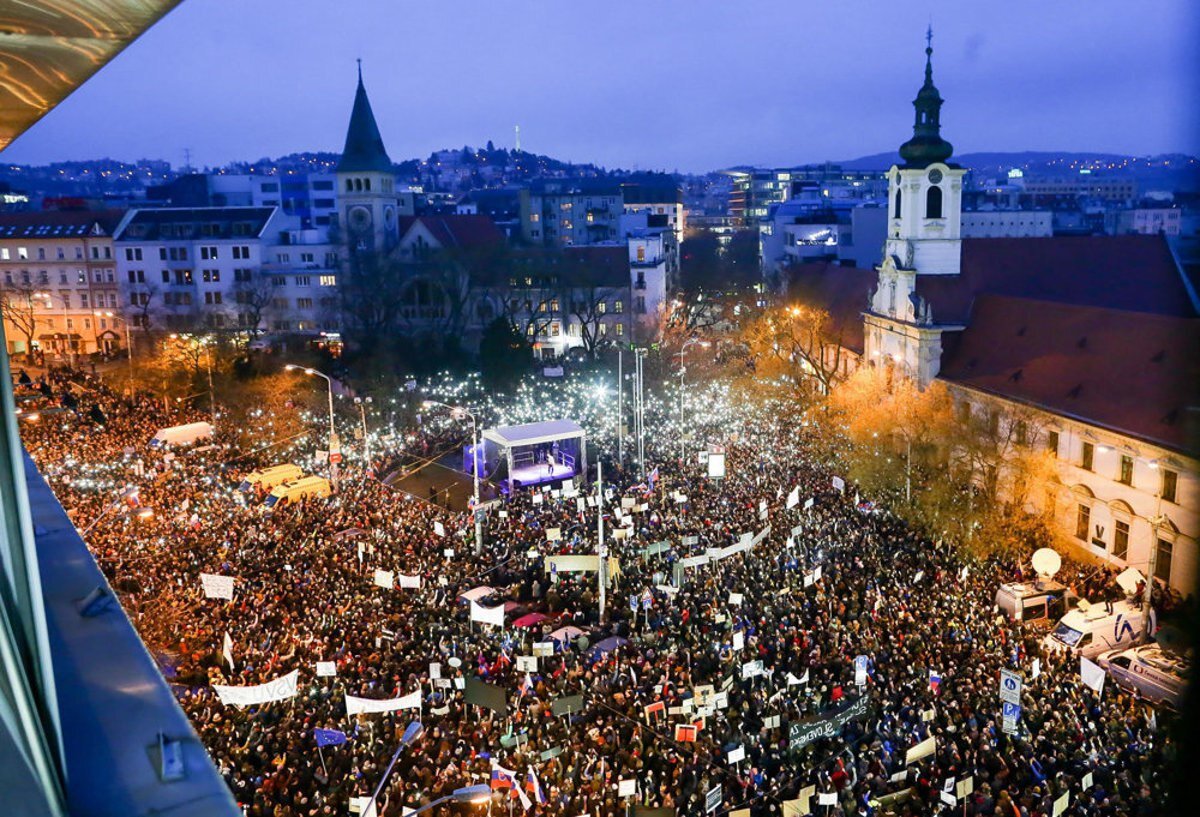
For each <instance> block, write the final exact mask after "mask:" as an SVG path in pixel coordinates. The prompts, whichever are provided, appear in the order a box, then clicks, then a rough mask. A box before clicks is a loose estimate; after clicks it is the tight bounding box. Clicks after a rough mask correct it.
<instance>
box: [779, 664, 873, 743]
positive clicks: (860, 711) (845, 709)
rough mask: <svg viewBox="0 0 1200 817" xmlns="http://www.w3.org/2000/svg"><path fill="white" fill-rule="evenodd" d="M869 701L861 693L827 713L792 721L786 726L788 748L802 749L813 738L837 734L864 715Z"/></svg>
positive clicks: (867, 697)
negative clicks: (858, 696) (859, 695)
mask: <svg viewBox="0 0 1200 817" xmlns="http://www.w3.org/2000/svg"><path fill="white" fill-rule="evenodd" d="M807 674H808V673H807V672H806V673H805V675H807ZM870 703H871V699H870V697H869V696H867V695H863V696H862V697H861V698H856V699H854V700H853V701H851V702H850V703H848V704H846V705H844V706H842V707H841V708H840V709H837V710H835V711H834V712H831V713H829V714H827V715H822V716H820V717H817V718H812V719H809V720H804V721H798V722H796V723H793V724H792V725H791V726H790V727H789V728H788V749H793V750H794V749H803V748H804V747H805V746H807V745H808V744H810V743H812V742H813V741H814V740H817V739H819V738H831V737H834V736H836V735H838V734H839V733H840V732H841V731H842V727H843V726H845V725H846V724H847V723H849V722H850V721H852V720H854V719H855V718H861V717H863V716H864V715H866V714H867V708H868V707H869V705H870Z"/></svg>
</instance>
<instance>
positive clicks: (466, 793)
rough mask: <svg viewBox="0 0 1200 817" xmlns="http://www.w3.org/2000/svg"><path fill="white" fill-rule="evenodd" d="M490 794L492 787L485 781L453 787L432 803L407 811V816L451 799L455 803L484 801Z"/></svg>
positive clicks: (427, 809) (409, 816) (410, 816)
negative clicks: (452, 789)
mask: <svg viewBox="0 0 1200 817" xmlns="http://www.w3.org/2000/svg"><path fill="white" fill-rule="evenodd" d="M491 796H492V787H491V786H489V785H487V784H486V783H479V784H477V785H474V786H464V787H463V788H461V789H455V790H454V791H452V792H450V793H449V794H447V795H446V796H445V797H439V798H438V799H436V800H434V801H433V802H432V803H426V804H425V805H423V806H421V807H420V808H418V809H414V810H413V811H410V812H408V817H413V815H415V814H420V813H421V812H423V811H429V809H431V808H433V807H434V806H440V805H441V804H442V803H448V802H450V801H453V802H455V803H484V802H487V800H489V799H490V798H491Z"/></svg>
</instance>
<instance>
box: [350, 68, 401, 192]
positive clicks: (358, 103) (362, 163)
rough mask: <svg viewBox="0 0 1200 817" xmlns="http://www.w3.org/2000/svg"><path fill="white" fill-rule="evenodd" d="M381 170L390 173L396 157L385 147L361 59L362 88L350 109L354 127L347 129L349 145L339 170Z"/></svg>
mask: <svg viewBox="0 0 1200 817" xmlns="http://www.w3.org/2000/svg"><path fill="white" fill-rule="evenodd" d="M368 171H377V172H380V173H390V172H391V171H392V160H391V159H389V158H388V155H387V150H386V149H384V147H383V137H382V136H380V135H379V125H377V124H376V123H375V114H374V112H372V110H371V101H370V100H369V99H367V89H366V87H365V86H364V85H363V80H362V60H359V61H358V89H357V90H356V91H355V93H354V108H353V109H352V110H351V111H350V127H349V128H347V129H346V146H345V147H344V148H342V159H341V161H340V162H338V166H337V172H338V173H362V172H368Z"/></svg>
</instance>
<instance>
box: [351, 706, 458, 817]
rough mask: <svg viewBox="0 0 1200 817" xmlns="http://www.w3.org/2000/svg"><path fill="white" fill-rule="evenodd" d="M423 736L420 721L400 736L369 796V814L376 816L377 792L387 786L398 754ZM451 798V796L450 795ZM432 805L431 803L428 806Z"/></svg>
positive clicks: (414, 722)
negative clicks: (372, 792) (377, 782)
mask: <svg viewBox="0 0 1200 817" xmlns="http://www.w3.org/2000/svg"><path fill="white" fill-rule="evenodd" d="M423 734H425V727H424V726H422V725H421V722H420V721H413V722H412V723H410V724H409V725H408V727H407V728H405V730H404V734H403V735H401V736H400V745H399V746H397V747H396V752H395V754H393V755H392V762H391V763H389V764H388V767H387V769H386V770H385V771H384V773H383V778H382V779H380V781H379V785H378V786H376V787H375V793H374V794H372V795H371V813H372V814H378V813H379V812H378V809H377V808H376V805H375V804H376V803H377V802H379V792H381V791H383V787H384V785H386V784H387V781H388V778H389V777H391V776H392V769H393V768H394V767H395V765H396V761H397V760H399V759H400V753H401V752H403V751H404V750H405V748H407V747H408V746H411V745H412V744H414V743H416V742H417V741H418V740H420V738H421V735H423ZM451 796H453V795H451ZM430 805H432V803H431V804H430Z"/></svg>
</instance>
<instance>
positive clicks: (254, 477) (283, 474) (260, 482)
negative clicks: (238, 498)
mask: <svg viewBox="0 0 1200 817" xmlns="http://www.w3.org/2000/svg"><path fill="white" fill-rule="evenodd" d="M302 476H304V469H303V468H301V467H300V466H299V465H292V464H291V463H285V464H284V465H275V466H272V467H271V468H260V469H259V470H257V471H251V472H250V473H249V474H246V476H245V478H243V479H242V483H241V485H239V486H238V490H239V491H241V492H242V493H244V494H248V493H251V492H253V491H256V490H258V489H259V488H261V489H262V490H264V491H269V490H271V489H272V488H274V487H275V486H277V485H282V484H283V483H285V482H295V481H296V480H298V479H300V478H301V477H302Z"/></svg>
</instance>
